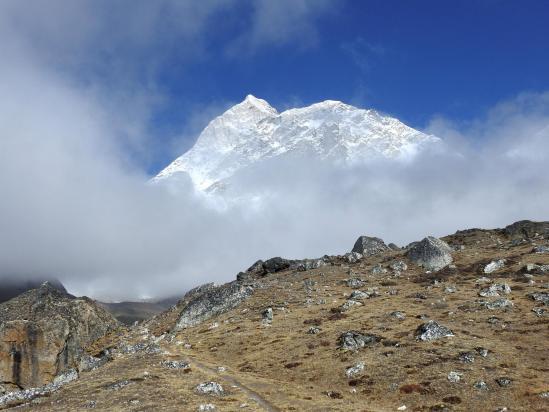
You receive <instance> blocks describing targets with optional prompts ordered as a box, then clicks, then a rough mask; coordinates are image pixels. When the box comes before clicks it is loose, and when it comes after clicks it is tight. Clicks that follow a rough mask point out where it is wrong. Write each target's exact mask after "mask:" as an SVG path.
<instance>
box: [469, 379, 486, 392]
mask: <svg viewBox="0 0 549 412" xmlns="http://www.w3.org/2000/svg"><path fill="white" fill-rule="evenodd" d="M473 388H475V389H478V390H481V391H487V390H488V384H487V383H486V382H484V381H477V382H475V383H474V384H473Z"/></svg>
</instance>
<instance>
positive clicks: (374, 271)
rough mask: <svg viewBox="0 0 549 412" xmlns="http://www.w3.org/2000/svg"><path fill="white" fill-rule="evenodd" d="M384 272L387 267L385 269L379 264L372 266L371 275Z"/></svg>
mask: <svg viewBox="0 0 549 412" xmlns="http://www.w3.org/2000/svg"><path fill="white" fill-rule="evenodd" d="M384 273H387V269H385V268H384V267H383V266H381V265H380V264H377V265H375V266H374V267H373V268H372V275H374V276H376V275H382V274H384Z"/></svg>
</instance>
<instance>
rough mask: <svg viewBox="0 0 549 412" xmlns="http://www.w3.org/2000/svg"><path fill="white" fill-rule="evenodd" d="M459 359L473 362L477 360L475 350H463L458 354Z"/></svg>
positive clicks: (464, 361)
mask: <svg viewBox="0 0 549 412" xmlns="http://www.w3.org/2000/svg"><path fill="white" fill-rule="evenodd" d="M458 359H459V360H460V361H461V362H463V363H473V362H475V353H474V352H461V353H460V354H459V355H458Z"/></svg>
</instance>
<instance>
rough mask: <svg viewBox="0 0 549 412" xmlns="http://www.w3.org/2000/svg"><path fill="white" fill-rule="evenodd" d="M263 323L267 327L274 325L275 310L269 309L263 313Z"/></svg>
mask: <svg viewBox="0 0 549 412" xmlns="http://www.w3.org/2000/svg"><path fill="white" fill-rule="evenodd" d="M261 317H262V319H261V322H262V323H263V324H266V325H270V324H271V323H273V308H267V309H265V310H264V311H263V312H261Z"/></svg>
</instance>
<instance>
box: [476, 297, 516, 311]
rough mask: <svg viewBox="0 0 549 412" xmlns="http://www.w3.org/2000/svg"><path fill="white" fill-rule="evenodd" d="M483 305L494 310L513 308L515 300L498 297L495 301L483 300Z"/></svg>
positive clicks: (481, 303)
mask: <svg viewBox="0 0 549 412" xmlns="http://www.w3.org/2000/svg"><path fill="white" fill-rule="evenodd" d="M480 305H481V306H484V307H485V308H487V309H490V310H494V309H508V308H512V307H513V306H514V304H513V302H511V301H510V300H509V299H504V298H500V299H496V300H494V301H491V302H488V301H481V302H480Z"/></svg>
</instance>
